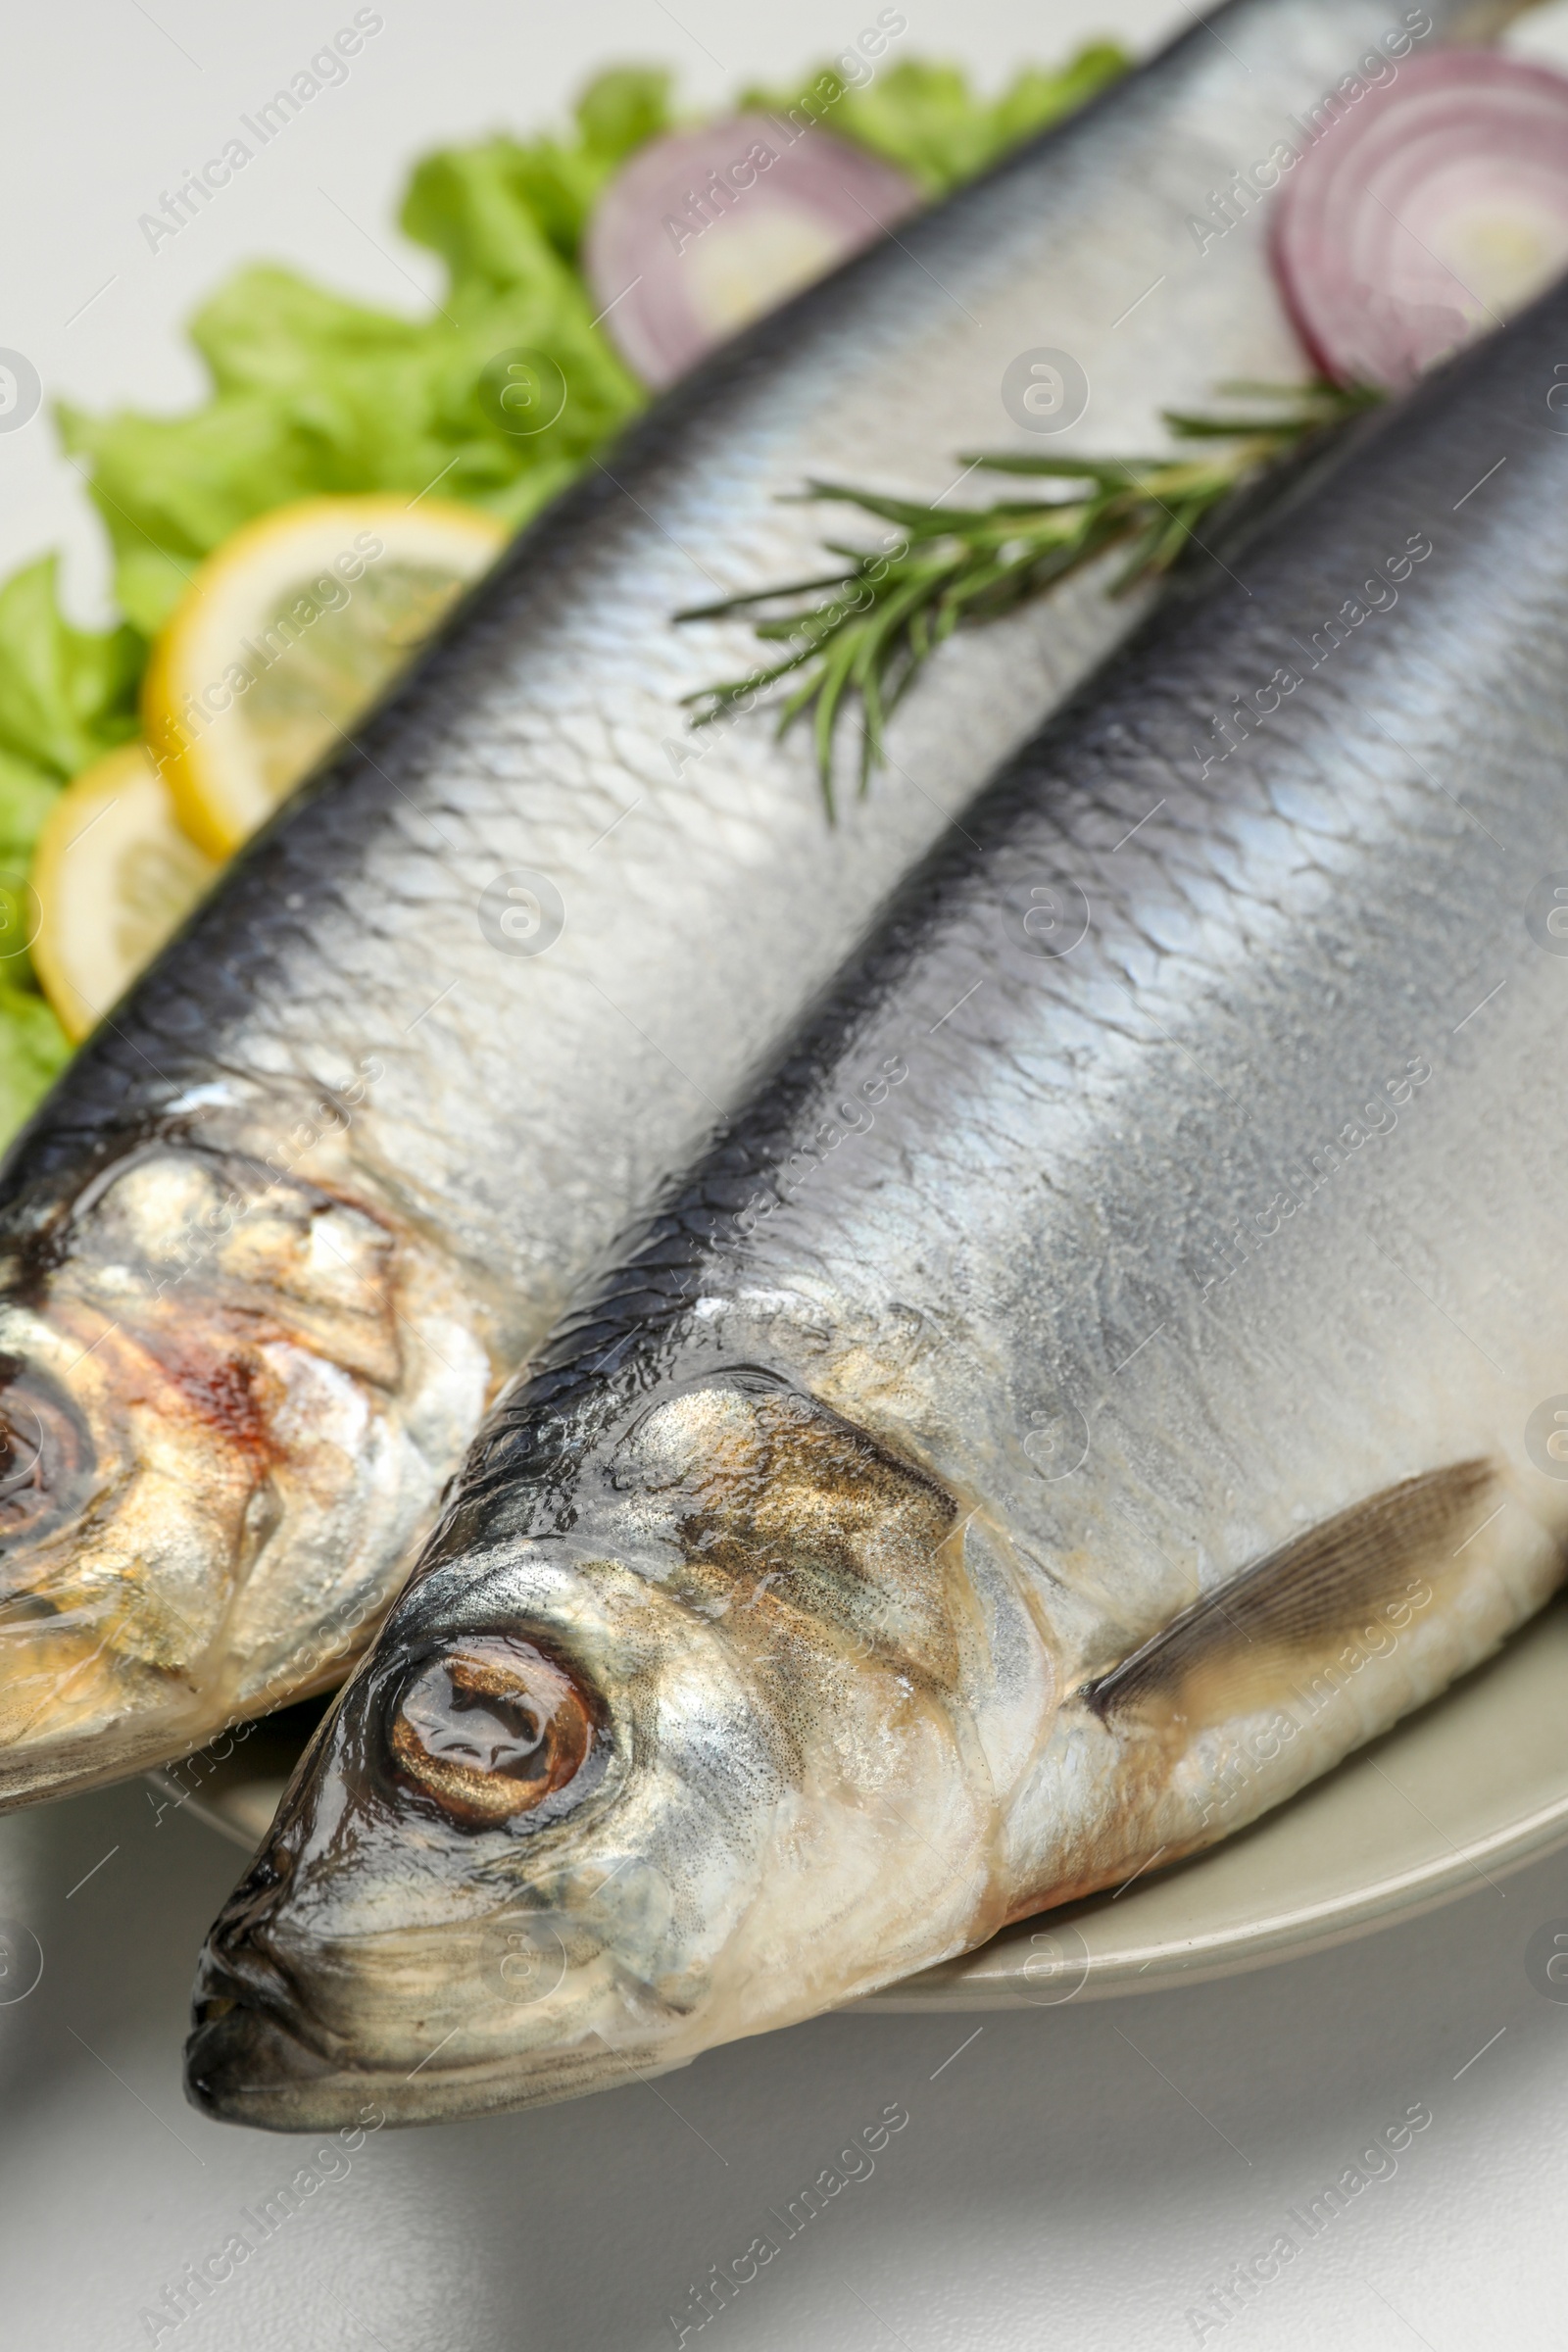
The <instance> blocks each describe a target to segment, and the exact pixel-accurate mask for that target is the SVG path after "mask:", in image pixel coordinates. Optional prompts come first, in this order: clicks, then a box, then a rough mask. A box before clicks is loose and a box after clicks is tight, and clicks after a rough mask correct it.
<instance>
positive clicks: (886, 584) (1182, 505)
mask: <svg viewBox="0 0 1568 2352" xmlns="http://www.w3.org/2000/svg"><path fill="white" fill-rule="evenodd" d="M1220 391H1221V394H1222V395H1223V396H1225V397H1227V398H1230V399H1244V400H1250V401H1251V402H1253V403H1255V404H1261V405H1259V406H1257V407H1255V408H1254V409H1253V411H1252V412H1251V413H1250V414H1242V415H1239V416H1229V417H1223V416H1199V415H1190V414H1187V413H1185V412H1183V411H1179V410H1166V411H1165V413H1164V420H1165V423H1166V425H1167V427H1168V428H1169V430H1170V432H1171V434H1172V435H1173V437H1174V438H1175V439H1176V440H1178V441H1185V442H1211V443H1228V444H1229V445H1230V446H1229V447H1227V448H1224V449H1219V448H1216V449H1214V450H1212V451H1205V452H1204V453H1203V454H1202V455H1201V456H1200V455H1198V454H1197V453H1196V452H1195V454H1194V455H1192V456H1190V457H1189V456H1186V455H1177V456H1172V457H1166V458H1125V459H1124V458H1077V457H1073V458H1066V457H1044V456H1042V457H1036V456H1033V455H1031V454H1028V453H1026V452H1021V451H1008V452H1006V453H1005V454H1002V455H998V456H980V457H973V458H967V459H960V460H959V461H958V462H959V463H960V464H961V465H964V466H967V468H968V469H969V471H971V472H972V471H974V470H975V469H976V468H979V467H984V468H986V469H987V470H988V471H990V472H992V473H1005V474H1015V475H1032V476H1038V477H1043V478H1045V479H1047V480H1050V481H1054V482H1057V483H1060V484H1061V485H1062V491H1061V494H1060V495H1058V496H1056V497H1053V498H1047V499H1040V498H1014V499H1005V500H1003V501H1001V502H1000V503H999V504H998V505H996V506H990V507H969V508H948V507H943V506H942V505H940V504H937V505H934V506H921V505H918V504H916V503H914V502H911V501H909V500H907V499H900V498H884V497H882V496H880V495H879V494H878V493H876V492H875V491H870V490H856V489H852V488H850V487H847V486H846V485H844V484H842V483H838V482H819V481H813V482H810V483H809V484H808V486H807V488H806V489H805V490H804V491H803V492H801V493H800V494H799V496H800V497H801V498H802V499H803V500H804V499H832V500H835V501H837V502H838V503H839V504H841V505H844V506H850V507H856V508H858V510H859V511H860V513H861V514H864V515H877V516H878V517H880V519H881V520H882V521H884V522H888V523H891V524H892V525H893V526H894V532H893V534H892V535H891V536H890V538H889V539H888V541H887V542H885V543H884V545H883V546H882V547H880V548H861V547H845V546H841V545H840V544H838V543H837V542H836V541H832V540H829V541H828V542H827V543H826V546H827V553H828V554H829V555H831V556H835V557H837V558H838V559H839V567H838V568H837V569H836V570H833V571H830V572H827V573H824V575H823V576H822V577H821V578H819V579H811V580H796V581H794V582H792V583H790V584H789V585H787V586H783V587H775V588H759V589H753V590H751V591H749V592H748V593H747V594H745V595H742V596H728V597H724V598H722V599H721V600H720V601H719V602H718V603H716V604H711V605H698V606H695V607H693V608H692V609H691V610H689V611H687V612H684V613H677V614H676V615H675V617H676V619H677V620H681V621H695V620H716V619H719V618H722V617H724V616H727V615H728V614H730V613H743V612H759V617H758V618H757V619H756V620H755V621H754V624H753V625H754V627H755V629H756V631H757V635H758V636H759V637H760V639H761V640H762V642H763V644H764V645H778V646H782V647H784V648H785V649H786V651H785V652H784V654H783V657H782V659H781V660H779V661H777V662H772V663H771V664H768V665H766V666H764V667H760V668H759V669H756V670H754V671H752V672H751V673H750V674H749V675H747V676H746V677H744V678H731V679H728V680H726V681H725V682H723V683H722V684H719V685H716V686H709V687H704V688H702V689H701V690H700V691H699V692H698V693H696V694H691V695H688V696H687V697H686V701H687V702H688V703H689V704H693V705H697V706H700V708H699V709H698V710H697V711H696V716H695V718H694V720H693V724H694V725H696V726H706V725H708V724H710V723H711V721H712V720H714V719H716V718H719V717H721V716H723V715H724V714H725V713H726V712H728V711H734V710H736V709H737V707H738V706H742V705H744V706H746V707H747V708H750V707H751V704H752V703H753V702H754V701H755V699H756V697H757V696H758V695H759V694H765V693H766V692H768V690H770V689H771V688H773V687H775V686H777V685H778V684H779V683H780V682H781V681H782V680H783V679H786V678H793V679H794V680H795V683H794V684H793V686H792V687H791V688H790V690H789V691H788V693H787V694H785V695H784V696H783V698H782V701H781V704H780V709H779V721H778V731H779V733H780V734H781V735H782V734H783V733H784V732H785V730H786V729H787V728H788V727H790V726H792V725H793V724H794V722H795V721H796V720H797V719H798V718H802V717H804V716H806V715H807V714H808V713H809V718H810V724H811V732H812V739H813V744H814V749H815V753H816V765H817V773H818V775H819V776H820V778H821V784H822V795H823V799H824V801H825V802H826V804H827V812H828V815H829V817H830V818H831V817H832V815H833V813H834V804H833V749H834V741H835V737H836V734H837V730H838V726H839V722H840V720H841V719H842V718H843V717H844V716H845V714H846V711H847V710H848V709H849V708H850V706H851V705H852V704H854V703H858V705H859V709H860V761H859V788H860V791H861V792H862V793H863V792H864V791H865V789H866V787H867V785H868V783H869V781H870V775H871V770H872V768H873V767H876V766H879V765H880V764H881V762H882V759H883V748H882V739H883V731H884V728H885V726H886V723H887V720H888V717H889V715H890V714H891V712H892V711H894V710H895V708H896V707H897V705H898V704H899V703H900V702H901V701H902V700H903V698H904V696H905V695H906V694H907V692H908V690H909V688H910V686H911V685H912V684H913V682H914V680H915V679H916V678H917V677H918V675H919V673H920V671H921V669H922V667H923V666H924V664H925V662H927V661H928V660H929V659H930V657H931V655H932V654H933V653H934V652H935V650H936V648H937V647H938V646H939V645H941V644H942V642H943V640H944V639H945V638H947V637H951V636H952V634H953V632H954V630H955V629H956V628H957V627H959V626H960V624H966V623H968V622H971V621H982V620H994V619H996V618H997V617H998V616H999V615H1000V614H1002V613H1010V612H1012V611H1014V610H1015V608H1016V607H1017V606H1019V605H1021V604H1024V603H1026V602H1027V601H1028V600H1029V599H1031V598H1033V597H1036V596H1041V595H1044V594H1045V593H1046V591H1047V590H1048V589H1051V588H1054V587H1055V585H1056V583H1057V582H1058V581H1059V580H1063V579H1065V578H1066V577H1067V575H1068V574H1069V573H1070V572H1074V571H1078V570H1081V569H1082V568H1083V566H1084V565H1085V564H1091V563H1093V562H1094V561H1095V560H1096V559H1097V558H1098V557H1101V556H1103V555H1105V554H1107V553H1108V552H1109V551H1110V550H1111V549H1112V548H1118V547H1120V548H1125V549H1126V551H1127V555H1126V561H1125V563H1124V564H1122V565H1121V567H1120V568H1119V570H1118V571H1117V572H1116V574H1115V577H1114V578H1113V579H1112V580H1111V582H1110V583H1109V588H1108V593H1109V594H1110V595H1112V596H1122V595H1125V594H1126V593H1127V591H1128V590H1129V589H1131V588H1133V587H1136V586H1137V585H1139V584H1140V583H1141V582H1143V581H1145V580H1149V579H1152V578H1154V577H1156V576H1157V575H1158V574H1159V573H1161V572H1164V571H1168V570H1169V568H1170V566H1171V565H1172V564H1174V563H1175V561H1176V559H1177V557H1178V556H1179V555H1180V554H1181V553H1182V551H1183V549H1184V548H1185V547H1186V546H1187V545H1188V543H1189V541H1197V540H1198V532H1199V528H1200V525H1201V523H1202V521H1203V518H1204V517H1205V515H1209V514H1211V513H1212V511H1213V510H1214V509H1215V508H1216V507H1217V506H1218V505H1219V504H1220V502H1221V500H1223V499H1226V498H1228V497H1230V495H1231V494H1232V493H1233V492H1234V491H1236V490H1238V489H1240V488H1241V487H1242V486H1243V485H1244V484H1246V483H1248V482H1250V481H1251V480H1253V479H1255V477H1256V476H1257V475H1258V474H1260V473H1261V472H1262V471H1263V469H1264V468H1265V467H1266V466H1272V465H1276V464H1278V463H1279V461H1280V460H1281V459H1282V458H1285V457H1287V456H1290V455H1292V454H1293V453H1295V452H1296V451H1297V450H1299V448H1300V447H1301V445H1302V444H1303V443H1304V442H1306V441H1307V440H1309V439H1310V438H1312V437H1313V436H1314V435H1316V434H1320V433H1324V432H1327V431H1329V430H1330V429H1332V428H1333V427H1335V426H1337V425H1341V424H1343V423H1345V422H1346V421H1347V420H1348V418H1349V417H1354V416H1356V415H1358V414H1359V413H1360V412H1361V411H1362V410H1363V409H1366V408H1370V407H1371V406H1373V405H1374V404H1375V403H1376V402H1377V401H1378V400H1380V399H1381V398H1382V395H1381V394H1380V393H1379V392H1377V391H1375V390H1373V389H1371V388H1370V387H1367V386H1361V385H1354V386H1349V387H1346V386H1342V385H1338V384H1333V383H1328V382H1326V381H1322V380H1318V381H1314V382H1311V383H1306V384H1257V383H1233V384H1224V385H1221V387H1220ZM1199 544H1201V542H1199ZM774 606H777V607H781V608H782V609H781V610H778V611H767V612H760V611H759V609H760V608H762V607H774Z"/></svg>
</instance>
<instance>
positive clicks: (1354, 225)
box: [1274, 49, 1568, 390]
mask: <svg viewBox="0 0 1568 2352" xmlns="http://www.w3.org/2000/svg"><path fill="white" fill-rule="evenodd" d="M1342 87H1343V85H1342ZM1274 263H1275V269H1276V270H1277V272H1278V275H1279V280H1280V284H1281V287H1282V289H1283V291H1284V294H1285V298H1286V301H1287V303H1288V304H1289V306H1290V309H1291V312H1292V314H1293V316H1294V318H1295V319H1296V323H1297V325H1298V327H1299V330H1300V333H1301V337H1302V340H1303V341H1304V342H1305V344H1306V346H1307V349H1308V350H1309V351H1310V352H1311V354H1312V356H1313V358H1314V359H1315V360H1316V361H1317V363H1318V365H1319V366H1320V367H1321V368H1323V369H1324V371H1325V372H1326V373H1327V374H1329V375H1332V376H1335V377H1337V378H1338V379H1339V380H1340V381H1341V382H1360V383H1373V384H1383V385H1386V386H1388V387H1389V388H1390V389H1391V390H1402V389H1403V388H1404V387H1405V386H1406V385H1408V384H1410V383H1412V382H1413V381H1414V380H1415V378H1416V377H1417V376H1418V375H1419V374H1420V373H1421V372H1422V370H1423V369H1424V368H1430V367H1431V366H1433V364H1434V363H1435V362H1436V361H1438V360H1441V359H1444V358H1446V356H1447V354H1448V353H1449V352H1450V351H1453V350H1455V349H1457V347H1458V346H1459V345H1460V344H1461V343H1467V342H1469V341H1471V340H1472V338H1473V337H1475V336H1476V335H1479V334H1484V333H1486V332H1487V330H1488V329H1489V328H1490V327H1493V326H1495V325H1499V324H1500V323H1501V322H1502V320H1503V319H1505V318H1508V317H1510V316H1511V315H1512V314H1513V313H1514V312H1515V311H1517V310H1521V309H1522V308H1523V307H1524V305H1525V303H1526V302H1528V301H1529V300H1530V298H1531V296H1532V295H1534V294H1536V293H1539V292H1540V291H1541V290H1542V288H1543V287H1544V286H1546V285H1548V284H1549V283H1550V282H1551V280H1552V279H1553V278H1554V277H1556V276H1557V275H1558V274H1559V273H1560V272H1561V270H1563V269H1564V268H1565V267H1568V79H1565V78H1564V77H1563V75H1562V74H1560V73H1552V72H1551V71H1550V70H1549V68H1547V67H1544V66H1537V65H1527V64H1525V63H1524V62H1523V61H1521V60H1519V59H1516V58H1508V57H1499V56H1498V55H1496V53H1495V51H1492V50H1487V49H1446V50H1442V51H1440V52H1438V53H1437V54H1435V55H1434V56H1431V57H1423V58H1412V59H1410V61H1409V62H1408V63H1407V64H1404V65H1401V66H1400V67H1399V68H1398V70H1397V78H1396V79H1395V80H1393V81H1391V82H1389V83H1387V84H1385V85H1384V86H1383V87H1382V88H1377V87H1372V88H1370V89H1366V90H1365V91H1364V94H1363V95H1362V96H1360V97H1359V98H1357V99H1355V100H1354V101H1353V103H1352V104H1350V105H1349V107H1348V112H1347V113H1345V114H1344V115H1342V116H1341V118H1340V120H1339V121H1338V122H1336V123H1334V124H1333V125H1332V127H1331V128H1329V129H1328V130H1327V131H1325V132H1324V133H1323V135H1322V136H1321V138H1320V139H1319V140H1318V141H1317V142H1316V144H1314V145H1312V146H1310V147H1309V148H1307V149H1306V151H1305V152H1304V153H1299V157H1298V160H1297V162H1296V164H1295V167H1294V170H1293V172H1292V175H1291V177H1290V178H1289V179H1288V180H1287V182H1286V184H1285V192H1284V196H1283V200H1282V202H1281V205H1280V209H1279V213H1278V216H1277V218H1276V221H1275V224H1274Z"/></svg>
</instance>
